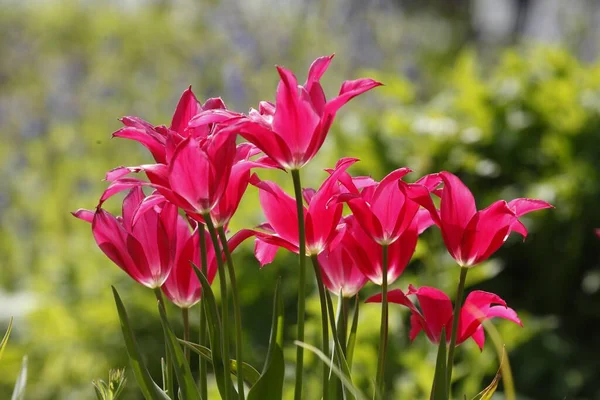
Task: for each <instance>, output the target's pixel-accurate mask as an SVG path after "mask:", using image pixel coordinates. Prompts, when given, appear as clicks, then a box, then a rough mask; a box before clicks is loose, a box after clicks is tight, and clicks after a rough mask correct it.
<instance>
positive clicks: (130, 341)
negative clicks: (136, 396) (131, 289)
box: [112, 286, 170, 400]
mask: <svg viewBox="0 0 600 400" xmlns="http://www.w3.org/2000/svg"><path fill="white" fill-rule="evenodd" d="M112 290H113V295H114V297H115V303H116V305H117V311H118V312H119V320H120V321H121V330H122V331H123V338H124V339H125V346H126V347H127V354H128V355H129V362H130V364H131V369H132V370H133V374H134V376H135V380H136V382H137V384H138V386H139V387H140V390H141V391H142V394H143V395H144V397H145V398H146V399H147V400H170V398H169V396H167V394H166V393H165V392H164V391H163V390H162V389H161V388H160V387H159V386H158V385H157V384H156V383H155V382H154V381H153V380H152V377H151V376H150V373H149V372H148V368H146V365H145V364H144V361H143V360H142V354H141V353H140V349H139V347H138V345H137V342H136V340H135V336H134V335H133V331H132V330H131V326H130V324H129V318H128V317H127V310H125V306H124V305H123V302H122V301H121V297H120V296H119V293H118V292H117V289H115V287H114V286H112Z"/></svg>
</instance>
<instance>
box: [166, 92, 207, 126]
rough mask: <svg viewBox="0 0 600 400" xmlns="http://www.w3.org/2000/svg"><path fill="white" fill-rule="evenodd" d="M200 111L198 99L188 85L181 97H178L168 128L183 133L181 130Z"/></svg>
mask: <svg viewBox="0 0 600 400" xmlns="http://www.w3.org/2000/svg"><path fill="white" fill-rule="evenodd" d="M199 111H201V109H200V104H199V103H198V99H196V96H195V95H194V92H192V87H191V86H190V87H188V88H187V89H186V90H185V91H184V92H183V94H182V95H181V98H180V99H179V103H177V108H176V109H175V113H174V114H173V119H172V121H171V127H170V129H172V130H174V131H175V132H179V133H183V131H184V130H185V129H186V128H187V127H188V123H189V122H190V120H191V119H192V117H194V115H196V114H198V112H199Z"/></svg>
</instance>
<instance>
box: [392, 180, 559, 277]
mask: <svg viewBox="0 0 600 400" xmlns="http://www.w3.org/2000/svg"><path fill="white" fill-rule="evenodd" d="M424 179H425V178H424ZM426 179H427V183H428V184H429V185H430V186H435V185H436V184H439V183H441V182H443V183H444V188H443V189H442V190H441V202H440V210H439V211H438V210H436V208H435V206H434V205H433V202H432V199H431V197H430V195H429V190H427V188H425V187H424V186H423V185H419V184H413V185H404V186H403V187H402V186H401V189H402V190H403V191H405V193H407V196H408V197H410V198H411V199H413V200H415V201H417V202H418V203H420V204H421V205H422V206H423V207H425V208H426V209H427V210H428V211H429V212H430V213H431V217H432V219H433V221H434V222H435V223H436V224H437V225H438V226H439V227H440V228H441V230H442V237H443V239H444V243H445V244H446V248H447V249H448V252H449V253H450V255H451V256H452V257H453V258H454V259H455V260H456V261H457V262H458V264H459V265H461V266H464V267H471V266H473V265H476V264H479V263H480V262H482V261H485V260H487V259H488V258H489V257H490V256H491V255H492V254H494V253H495V252H496V251H497V250H498V249H499V248H500V246H502V244H503V243H504V242H505V241H506V239H507V238H508V236H509V234H510V232H512V231H515V232H517V233H519V234H521V235H522V236H523V237H524V238H525V237H527V229H526V228H525V226H524V225H523V224H522V223H521V221H519V218H520V217H521V216H523V215H525V214H527V213H530V212H532V211H536V210H541V209H544V208H551V207H552V205H550V204H549V203H547V202H545V201H543V200H537V199H524V198H519V199H515V200H512V201H510V202H508V203H507V202H506V201H504V200H499V201H497V202H495V203H493V204H492V205H491V206H489V207H488V208H486V209H484V210H481V211H477V208H476V206H475V199H474V198H473V195H472V194H471V191H470V190H469V189H468V188H467V187H466V186H465V184H464V183H462V182H461V181H460V179H458V177H457V176H455V175H453V174H451V173H450V172H440V173H439V174H434V175H429V176H428V177H426ZM418 183H419V182H418ZM421 183H422V182H421Z"/></svg>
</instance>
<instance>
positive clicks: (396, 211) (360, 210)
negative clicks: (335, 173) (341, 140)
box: [338, 168, 420, 245]
mask: <svg viewBox="0 0 600 400" xmlns="http://www.w3.org/2000/svg"><path fill="white" fill-rule="evenodd" d="M409 172H411V170H410V169H408V168H400V169H397V170H395V171H393V172H391V173H389V174H388V175H387V176H386V177H384V178H383V179H382V180H381V182H379V183H377V182H374V183H369V184H368V185H367V186H366V187H364V188H362V189H361V187H360V186H357V183H356V181H355V180H354V179H352V178H351V177H350V175H349V174H344V175H342V176H341V177H340V180H341V182H342V183H343V185H344V187H345V189H346V193H343V194H341V195H339V196H338V201H340V202H342V201H343V202H346V203H347V204H348V206H349V207H350V210H352V214H353V215H354V216H355V217H356V221H357V222H358V223H359V224H360V225H361V226H362V228H363V229H364V231H365V232H366V233H367V235H369V236H370V237H371V238H372V239H373V240H374V241H376V242H377V243H379V244H381V245H390V244H392V243H394V242H395V241H396V240H398V238H399V237H400V236H401V235H402V234H403V233H404V232H405V231H406V230H407V229H408V228H409V227H410V226H411V225H412V223H413V220H414V218H415V216H416V215H417V212H418V211H419V208H420V206H419V204H418V203H417V202H415V201H413V200H412V199H410V198H408V197H407V196H406V195H405V193H404V192H403V191H402V190H400V188H399V187H398V182H399V181H400V179H401V178H402V177H403V176H405V175H406V174H408V173H409Z"/></svg>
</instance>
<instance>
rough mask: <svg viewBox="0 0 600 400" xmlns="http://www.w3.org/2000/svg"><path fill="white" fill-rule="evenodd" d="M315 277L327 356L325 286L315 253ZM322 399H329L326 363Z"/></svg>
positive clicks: (327, 330) (312, 258)
mask: <svg viewBox="0 0 600 400" xmlns="http://www.w3.org/2000/svg"><path fill="white" fill-rule="evenodd" d="M310 259H311V261H312V265H313V268H314V270H315V277H316V278H317V287H318V289H319V300H320V302H321V330H322V336H321V341H322V346H323V347H322V350H323V354H325V355H326V356H329V326H328V323H329V322H328V320H327V298H326V297H325V286H324V285H323V278H322V277H321V269H320V268H319V260H318V258H317V256H316V255H313V256H311V257H310ZM322 383H323V400H328V399H329V387H328V386H329V371H328V368H327V366H326V365H323V379H322Z"/></svg>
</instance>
